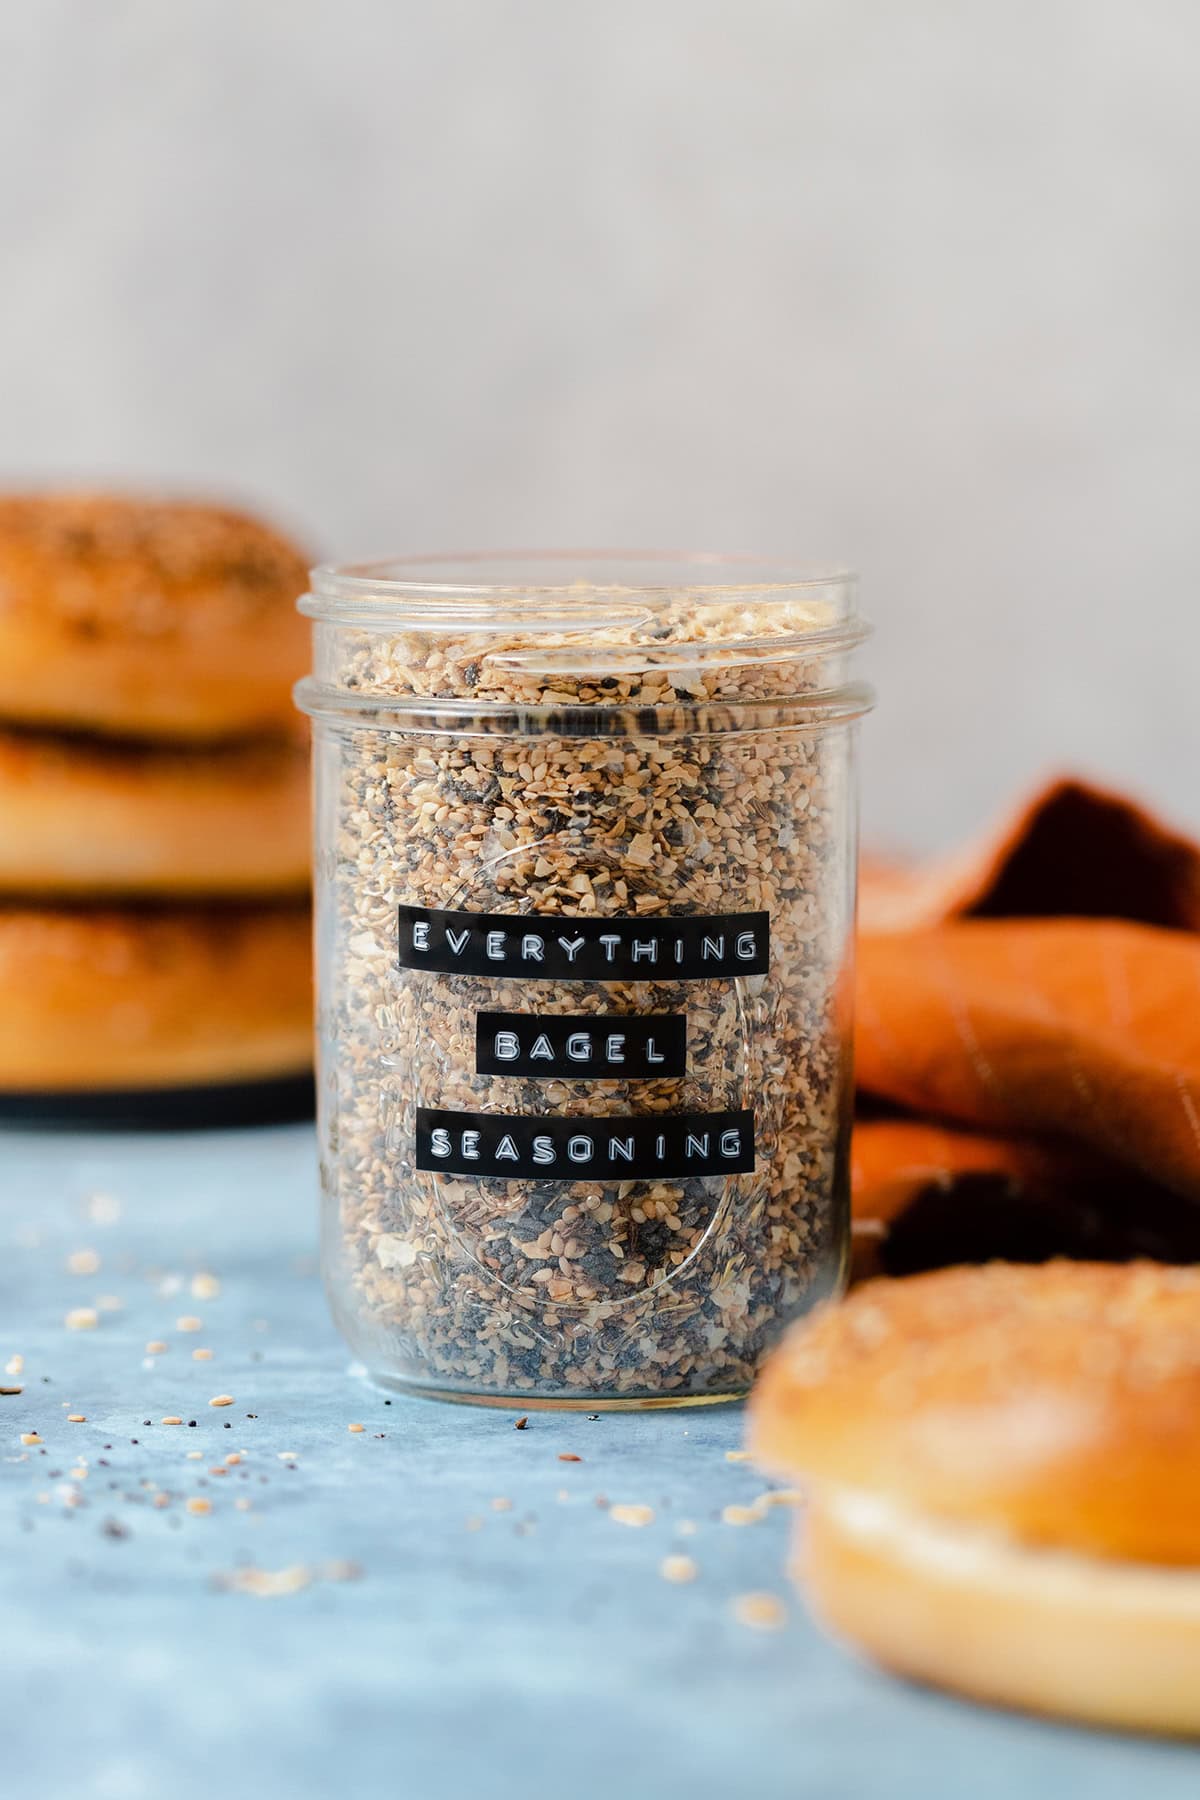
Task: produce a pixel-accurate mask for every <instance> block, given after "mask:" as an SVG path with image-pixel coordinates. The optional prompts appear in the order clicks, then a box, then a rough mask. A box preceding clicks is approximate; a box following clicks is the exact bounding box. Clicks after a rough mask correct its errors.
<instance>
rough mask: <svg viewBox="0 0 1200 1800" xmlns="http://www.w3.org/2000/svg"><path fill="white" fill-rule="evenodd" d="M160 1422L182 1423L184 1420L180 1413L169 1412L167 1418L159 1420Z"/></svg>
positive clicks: (165, 1423)
mask: <svg viewBox="0 0 1200 1800" xmlns="http://www.w3.org/2000/svg"><path fill="white" fill-rule="evenodd" d="M159 1424H160V1425H182V1424H183V1420H182V1418H181V1417H180V1415H179V1414H178V1413H168V1414H167V1416H166V1418H165V1419H160V1420H159Z"/></svg>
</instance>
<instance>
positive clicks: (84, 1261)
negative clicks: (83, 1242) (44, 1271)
mask: <svg viewBox="0 0 1200 1800" xmlns="http://www.w3.org/2000/svg"><path fill="white" fill-rule="evenodd" d="M99 1267H100V1258H99V1256H98V1255H97V1254H96V1252H95V1251H94V1250H72V1252H71V1254H70V1256H68V1258H67V1270H68V1272H69V1273H70V1274H72V1275H94V1274H95V1273H96V1271H97V1269H98V1268H99Z"/></svg>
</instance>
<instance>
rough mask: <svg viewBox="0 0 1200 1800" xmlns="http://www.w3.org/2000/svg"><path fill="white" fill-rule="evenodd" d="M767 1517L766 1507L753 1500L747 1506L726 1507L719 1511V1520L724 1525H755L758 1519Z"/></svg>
mask: <svg viewBox="0 0 1200 1800" xmlns="http://www.w3.org/2000/svg"><path fill="white" fill-rule="evenodd" d="M766 1516H767V1509H766V1506H765V1505H764V1504H763V1503H762V1502H761V1501H760V1500H755V1501H753V1502H752V1503H751V1505H749V1506H738V1505H736V1504H735V1505H732V1506H726V1507H723V1508H722V1509H721V1520H722V1523H723V1524H725V1525H757V1524H758V1522H759V1520H760V1519H765V1518H766Z"/></svg>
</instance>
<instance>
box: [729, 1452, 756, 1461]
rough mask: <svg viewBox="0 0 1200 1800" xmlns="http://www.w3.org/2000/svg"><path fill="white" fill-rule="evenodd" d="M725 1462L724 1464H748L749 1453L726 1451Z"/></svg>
mask: <svg viewBox="0 0 1200 1800" xmlns="http://www.w3.org/2000/svg"><path fill="white" fill-rule="evenodd" d="M725 1461H726V1462H749V1461H750V1452H749V1451H748V1450H727V1451H726V1452H725Z"/></svg>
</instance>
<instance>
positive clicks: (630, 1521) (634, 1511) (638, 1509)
mask: <svg viewBox="0 0 1200 1800" xmlns="http://www.w3.org/2000/svg"><path fill="white" fill-rule="evenodd" d="M608 1516H609V1518H610V1519H615V1520H616V1521H617V1524H618V1525H652V1524H653V1523H654V1508H653V1507H652V1506H641V1505H636V1506H610V1507H609V1509H608Z"/></svg>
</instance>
